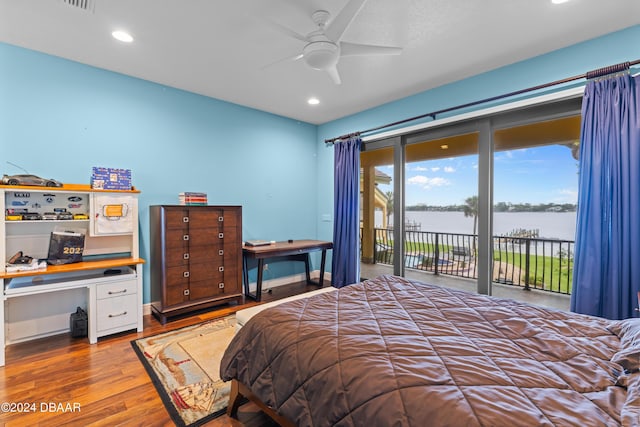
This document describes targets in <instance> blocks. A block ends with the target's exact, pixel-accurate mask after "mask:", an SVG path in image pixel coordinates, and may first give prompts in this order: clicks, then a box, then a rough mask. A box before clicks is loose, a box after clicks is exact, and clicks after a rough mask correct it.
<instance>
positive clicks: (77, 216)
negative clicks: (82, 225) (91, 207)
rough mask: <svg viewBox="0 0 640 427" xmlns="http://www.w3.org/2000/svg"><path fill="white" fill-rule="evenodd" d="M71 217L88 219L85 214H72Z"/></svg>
mask: <svg viewBox="0 0 640 427" xmlns="http://www.w3.org/2000/svg"><path fill="white" fill-rule="evenodd" d="M73 219H89V215H86V214H74V215H73Z"/></svg>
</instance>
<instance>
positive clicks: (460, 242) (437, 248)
mask: <svg viewBox="0 0 640 427" xmlns="http://www.w3.org/2000/svg"><path fill="white" fill-rule="evenodd" d="M361 233H362V230H361ZM361 246H362V245H361ZM393 251H394V244H393V230H391V229H381V228H376V229H374V257H373V258H374V263H380V264H390V265H393ZM404 252H405V255H404V265H405V267H406V268H412V269H416V270H422V271H428V272H431V273H433V274H446V275H451V276H457V277H464V278H472V279H477V265H476V259H477V257H476V254H477V236H475V235H473V234H458V233H437V232H431V231H405V251H404ZM573 254H574V242H573V241H568V240H555V239H544V238H537V237H536V238H532V237H513V236H494V237H493V268H492V271H493V281H494V282H496V283H502V284H506V285H512V286H519V287H522V288H524V289H538V290H542V291H547V292H555V293H561V294H568V295H569V294H571V282H572V274H573Z"/></svg>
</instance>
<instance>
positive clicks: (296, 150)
mask: <svg viewBox="0 0 640 427" xmlns="http://www.w3.org/2000/svg"><path fill="white" fill-rule="evenodd" d="M638 58H640V26H634V27H631V28H629V29H626V30H623V31H620V32H617V33H612V34H609V35H606V36H604V37H601V38H598V39H595V40H591V41H587V42H584V43H580V44H578V45H575V46H572V47H569V48H566V49H562V50H559V51H556V52H552V53H549V54H546V55H542V56H539V57H536V58H533V59H530V60H527V61H523V62H520V63H516V64H513V65H510V66H506V67H503V68H501V69H498V70H495V71H492V72H488V73H484V74H479V75H477V76H474V77H471V78H468V79H465V80H462V81H459V82H455V83H452V84H449V85H445V86H442V87H439V88H436V89H433V90H429V91H426V92H423V93H421V94H418V95H414V96H411V97H407V98H404V99H401V100H399V101H396V102H392V103H389V104H386V105H383V106H380V107H377V108H373V109H370V110H367V111H364V112H362V113H359V114H355V115H353V116H350V117H347V118H343V119H340V120H335V121H333V122H330V123H327V124H324V125H321V126H314V125H311V124H308V123H300V122H298V121H294V120H290V119H286V118H282V117H279V116H275V115H272V114H268V113H264V112H260V111H257V110H253V109H249V108H245V107H240V106H238V105H234V104H230V103H227V102H223V101H219V100H215V99H211V98H207V97H203V96H199V95H194V94H192V93H188V92H184V91H180V90H176V89H171V88H168V87H164V86H161V85H157V84H154V83H150V82H146V81H143V80H139V79H135V78H131V77H127V76H123V75H120V74H117V73H112V72H108V71H104V70H100V69H96V68H93V67H89V66H85V65H82V64H78V63H75V62H71V61H67V60H63V59H59V58H56V57H52V56H48V55H44V54H40V53H36V52H33V51H29V50H26V49H21V48H18V47H14V46H10V45H7V44H2V43H0V162H1V163H2V164H1V165H0V172H3V173H18V172H19V170H16V169H15V168H13V167H12V166H10V165H8V164H6V163H5V162H6V161H10V162H13V163H16V164H19V165H21V166H22V167H24V168H25V169H27V170H29V171H30V172H32V173H36V174H39V175H42V176H47V177H52V178H56V179H59V180H61V181H63V182H70V183H88V182H89V177H90V174H91V167H92V166H110V167H122V168H130V169H132V171H133V181H134V185H135V186H136V187H138V188H139V189H140V190H141V191H142V193H141V195H140V227H141V247H142V256H143V257H147V258H148V242H149V236H148V210H147V207H148V206H149V205H152V204H173V203H177V194H178V193H179V192H180V191H204V192H207V193H208V195H209V201H210V203H211V204H214V203H215V204H240V205H242V206H243V238H244V239H255V238H262V239H268V240H286V239H289V238H319V239H327V240H331V239H332V230H333V149H332V148H330V147H325V144H324V140H325V139H326V138H331V137H335V136H339V135H341V134H344V133H349V132H353V131H357V130H362V129H367V128H370V127H375V126H379V125H383V124H386V123H390V122H393V121H396V120H401V119H405V118H407V117H412V116H416V115H419V114H423V113H427V112H430V111H434V110H438V109H442V108H447V107H451V106H455V105H458V104H462V103H467V102H471V101H476V100H478V99H481V98H485V97H489V96H495V95H498V94H502V93H506V92H510V91H514V90H518V89H523V88H527V87H531V86H535V85H538V84H542V83H546V82H549V81H553V80H557V79H562V78H565V77H569V76H573V75H577V74H582V73H584V72H586V71H589V70H592V69H595V68H599V67H602V66H606V65H611V64H614V63H618V62H623V61H629V60H635V59H638ZM327 216H328V217H329V219H330V220H329V221H327V219H326V218H327ZM276 267H279V266H276ZM316 268H317V266H316ZM298 271H299V267H286V266H283V267H281V268H276V269H275V271H271V270H270V274H271V275H270V276H269V275H268V276H267V278H275V277H279V276H282V275H287V274H291V273H293V272H298ZM145 273H146V274H145V302H148V295H149V292H148V287H149V284H148V277H149V274H148V265H147V266H145Z"/></svg>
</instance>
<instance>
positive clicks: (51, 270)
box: [0, 258, 145, 279]
mask: <svg viewBox="0 0 640 427" xmlns="http://www.w3.org/2000/svg"><path fill="white" fill-rule="evenodd" d="M144 262H145V261H144V259H142V258H110V259H101V260H96V261H82V262H76V263H73V264H63V265H48V266H47V269H46V270H36V271H19V272H12V273H0V279H13V278H16V277H29V276H40V275H44V274H56V273H68V272H74V271H86V270H99V269H103V268H112V267H124V266H127V265H133V264H144Z"/></svg>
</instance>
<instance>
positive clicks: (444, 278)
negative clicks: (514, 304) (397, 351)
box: [360, 263, 571, 311]
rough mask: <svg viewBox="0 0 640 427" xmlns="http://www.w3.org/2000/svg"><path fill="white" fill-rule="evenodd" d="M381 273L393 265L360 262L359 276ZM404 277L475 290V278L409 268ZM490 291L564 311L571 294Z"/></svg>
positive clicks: (515, 289)
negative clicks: (436, 273)
mask: <svg viewBox="0 0 640 427" xmlns="http://www.w3.org/2000/svg"><path fill="white" fill-rule="evenodd" d="M383 274H393V267H392V266H390V265H386V264H365V263H361V264H360V276H361V277H362V278H366V279H373V278H374V277H377V276H380V275H383ZM405 277H407V278H408V279H411V280H419V281H421V282H426V283H430V284H433V285H438V286H443V287H446V288H454V289H461V290H464V291H469V292H477V290H476V281H475V279H467V278H462V277H456V276H449V275H446V274H438V275H435V274H433V273H429V272H426V271H421V270H414V269H411V268H405ZM491 291H492V295H493V296H496V297H500V298H511V299H514V300H518V301H522V302H526V303H529V304H534V305H539V306H543V307H551V308H557V309H560V310H566V311H569V307H570V304H571V296H569V295H563V294H557V293H552V292H544V291H538V290H529V291H525V290H524V289H523V288H521V287H518V286H509V285H502V284H498V283H493V284H492V287H491Z"/></svg>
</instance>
